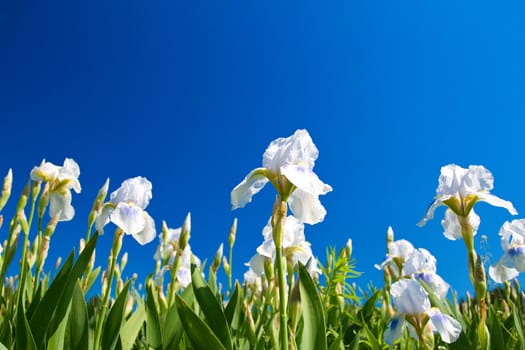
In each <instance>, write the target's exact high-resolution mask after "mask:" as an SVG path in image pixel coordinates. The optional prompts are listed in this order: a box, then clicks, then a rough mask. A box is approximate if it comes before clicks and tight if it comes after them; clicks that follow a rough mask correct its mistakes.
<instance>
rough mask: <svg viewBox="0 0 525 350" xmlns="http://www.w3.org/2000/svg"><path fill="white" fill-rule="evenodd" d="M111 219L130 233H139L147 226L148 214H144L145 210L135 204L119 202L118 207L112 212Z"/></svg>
mask: <svg viewBox="0 0 525 350" xmlns="http://www.w3.org/2000/svg"><path fill="white" fill-rule="evenodd" d="M110 220H111V222H113V223H114V224H115V225H117V226H118V227H120V228H121V229H122V230H123V231H124V232H125V233H127V234H130V235H135V234H138V233H139V232H141V231H143V230H144V229H145V227H146V215H144V211H143V210H142V209H141V208H140V207H138V206H136V205H134V204H128V203H124V202H120V203H118V204H117V207H116V208H115V210H114V211H113V213H112V214H111V217H110Z"/></svg>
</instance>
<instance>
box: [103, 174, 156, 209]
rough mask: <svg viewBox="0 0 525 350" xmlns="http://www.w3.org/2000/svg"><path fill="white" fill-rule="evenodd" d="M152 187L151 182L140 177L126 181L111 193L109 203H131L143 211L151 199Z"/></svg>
mask: <svg viewBox="0 0 525 350" xmlns="http://www.w3.org/2000/svg"><path fill="white" fill-rule="evenodd" d="M152 187H153V186H152V184H151V182H150V181H149V180H148V179H146V178H145V177H142V176H137V177H134V178H131V179H127V180H125V181H124V182H122V184H121V185H120V187H119V188H118V189H117V190H115V191H114V192H112V193H111V195H110V201H111V202H112V203H113V204H117V203H119V202H133V203H135V205H137V206H138V207H139V208H141V209H145V208H146V207H147V206H148V204H149V201H150V200H151V198H152V192H151V190H152Z"/></svg>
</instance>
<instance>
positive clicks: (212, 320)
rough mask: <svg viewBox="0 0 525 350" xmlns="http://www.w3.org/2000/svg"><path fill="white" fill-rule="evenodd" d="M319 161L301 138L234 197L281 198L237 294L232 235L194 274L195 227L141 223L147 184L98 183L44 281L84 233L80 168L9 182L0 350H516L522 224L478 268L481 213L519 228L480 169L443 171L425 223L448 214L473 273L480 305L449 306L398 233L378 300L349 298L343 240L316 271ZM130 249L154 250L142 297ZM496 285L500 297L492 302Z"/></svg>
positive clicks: (4, 199) (71, 164) (522, 343)
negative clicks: (67, 228) (58, 238)
mask: <svg viewBox="0 0 525 350" xmlns="http://www.w3.org/2000/svg"><path fill="white" fill-rule="evenodd" d="M318 155H319V151H318V149H317V147H316V146H315V144H314V142H313V140H312V139H311V137H310V135H309V133H308V131H306V130H297V131H296V132H295V133H294V134H293V135H291V136H289V137H281V138H278V139H276V140H274V141H272V142H271V143H270V145H269V146H268V148H267V149H266V150H265V152H264V154H263V161H262V166H261V167H257V168H255V169H253V170H252V171H251V172H249V173H248V175H246V177H245V178H244V179H243V180H242V181H241V182H240V183H239V184H238V185H237V186H236V187H235V188H233V190H232V192H231V204H232V206H233V209H234V210H242V209H241V208H242V207H244V206H246V205H248V204H249V203H250V202H251V201H252V199H253V198H254V196H255V195H256V194H257V193H258V192H259V191H261V190H263V188H264V187H272V188H267V189H266V191H275V194H276V195H275V203H274V205H273V208H268V212H267V213H266V214H263V217H265V218H268V221H267V225H266V226H265V227H264V228H263V229H262V238H263V239H262V240H261V243H260V245H259V246H258V247H254V252H253V257H252V258H251V259H250V261H249V262H247V263H246V265H247V267H246V272H245V274H244V278H243V279H242V280H234V279H233V276H232V273H231V266H232V265H233V264H234V262H233V259H232V256H233V254H232V252H233V250H234V248H235V239H236V234H237V221H236V220H235V221H234V222H233V223H232V226H231V229H230V233H229V235H228V237H227V242H228V245H227V247H225V248H224V247H223V246H222V245H221V247H220V248H219V250H218V251H217V253H216V254H215V256H214V257H210V259H208V260H205V259H202V260H201V259H200V258H199V257H197V256H195V255H194V254H193V253H192V249H191V244H190V242H191V239H190V238H191V237H190V236H191V215H190V214H188V215H187V217H186V219H185V220H184V222H183V223H181V226H180V227H179V228H176V229H172V228H169V227H168V226H167V224H166V223H165V222H163V223H162V229H161V232H160V233H158V232H156V229H155V219H154V218H153V217H152V216H151V215H150V214H149V213H148V211H147V208H148V205H149V202H150V200H151V199H152V187H153V186H152V183H151V182H150V181H149V180H148V179H146V178H145V177H135V178H130V179H127V180H125V181H124V182H122V184H120V186H119V187H117V188H116V189H114V190H112V191H111V192H110V188H112V186H111V184H110V183H109V180H108V181H106V182H105V183H104V184H103V185H102V187H101V188H100V190H99V192H98V194H97V195H96V197H95V199H94V201H93V207H92V210H91V212H90V213H89V216H88V228H87V233H86V234H85V236H83V237H78V239H79V240H80V250H79V251H78V253H77V252H76V251H75V250H74V249H73V250H72V251H71V253H70V254H69V255H68V256H67V258H66V259H64V260H63V261H59V262H58V263H57V271H53V272H51V271H46V270H45V269H44V267H45V262H46V259H47V256H48V252H49V250H50V249H52V247H53V245H52V239H53V236H54V235H55V232H57V231H59V230H60V223H61V222H63V221H70V220H75V219H77V217H76V216H75V208H74V201H73V198H72V193H71V192H72V191H74V192H76V193H81V184H80V182H79V175H80V167H79V165H78V164H77V163H76V162H75V161H74V160H73V159H69V158H66V159H65V160H64V163H63V164H62V165H55V164H53V163H50V162H46V161H45V160H44V161H42V163H41V164H40V165H39V166H35V167H34V168H33V169H32V170H31V171H30V175H29V176H30V181H29V182H28V184H27V186H26V187H25V188H24V190H23V191H22V193H21V194H15V193H12V182H13V175H12V172H11V171H8V173H7V175H6V176H5V178H4V181H3V184H2V193H1V197H0V214H1V213H2V212H1V210H2V209H3V208H4V207H5V206H6V205H11V206H13V207H14V208H15V210H14V212H15V214H14V215H13V217H9V218H7V217H6V218H4V217H3V216H0V228H1V231H0V234H1V235H2V236H1V237H2V240H3V244H2V246H1V255H0V274H1V276H0V298H1V299H0V349H86V350H90V349H123V350H131V349H205V350H210V349H227V350H230V349H242V350H244V349H246V350H247V349H282V350H284V349H301V350H302V349H306V350H309V349H312V350H314V349H315V350H318V349H320V350H323V349H330V350H339V349H391V348H393V349H524V348H525V335H524V330H523V319H524V308H523V302H524V300H523V296H524V294H523V292H522V290H521V289H520V286H519V284H518V282H517V279H516V277H517V276H518V275H519V274H520V272H523V271H525V220H523V219H516V220H513V221H510V222H505V223H502V226H501V229H500V232H499V235H500V240H501V247H502V252H501V258H500V259H499V260H498V262H497V263H496V264H493V265H491V266H485V264H484V262H483V259H482V257H481V256H480V254H478V252H476V250H475V244H474V242H475V241H476V239H477V236H476V233H477V231H478V227H479V224H480V221H481V218H480V217H479V216H478V215H477V214H476V212H475V206H476V204H477V203H478V202H486V203H488V204H490V205H491V206H493V207H495V208H494V210H502V209H505V210H507V211H508V212H509V213H510V214H512V215H517V211H516V209H515V208H514V206H513V204H512V203H511V202H510V201H508V200H505V199H501V198H499V197H497V196H496V195H494V194H492V193H491V191H492V190H493V188H494V178H493V176H492V174H491V173H490V171H489V170H488V169H486V168H485V167H483V166H480V165H471V166H469V167H468V168H462V167H460V166H458V165H454V164H451V165H446V166H444V167H442V168H441V173H440V176H439V179H438V187H437V189H436V196H435V198H434V200H433V202H432V204H431V205H430V206H429V208H428V211H427V213H426V215H425V217H424V218H423V219H422V220H421V222H420V223H419V225H420V226H423V225H425V223H426V222H427V221H429V220H432V219H433V218H434V214H435V211H436V209H437V208H438V207H440V206H445V207H446V210H445V213H444V216H443V218H442V219H441V224H442V227H443V232H444V236H445V237H444V238H443V239H445V238H446V239H450V240H460V241H461V240H462V241H463V242H464V245H465V249H466V256H467V258H466V259H464V258H463V259H460V258H458V262H457V263H458V264H467V266H468V271H469V274H468V276H465V279H469V280H470V281H471V283H472V286H473V290H474V291H475V293H474V295H472V296H471V295H466V296H463V297H460V298H458V297H457V296H456V295H455V294H453V293H451V292H450V290H451V287H453V286H450V285H449V284H448V283H447V281H445V280H444V279H443V278H441V277H440V275H439V274H438V261H437V260H436V258H434V256H433V255H432V253H431V251H430V250H431V249H432V247H424V248H423V247H414V246H413V245H412V243H411V242H409V241H407V240H405V239H402V238H399V239H398V238H396V237H395V234H394V231H393V230H392V229H391V228H389V229H388V231H387V233H386V237H385V259H384V260H383V261H378V263H377V265H376V267H377V268H378V269H379V270H381V271H382V273H383V275H384V285H383V286H382V288H381V289H376V288H375V287H371V286H358V285H356V284H355V283H354V281H353V278H355V277H357V276H358V275H359V272H358V270H359V268H358V262H356V261H354V260H353V258H352V240H351V239H349V240H348V241H347V243H346V245H345V246H344V247H327V248H326V257H325V258H324V259H319V257H316V256H314V255H313V253H312V249H311V245H310V243H309V242H308V240H307V237H306V236H305V234H304V226H305V224H306V225H315V224H317V223H319V222H321V221H323V219H324V217H325V215H326V209H325V208H324V207H323V205H322V196H324V195H326V194H328V193H329V192H331V191H332V187H331V186H330V185H328V184H326V183H324V182H323V181H322V180H321V179H320V178H319V176H318V175H317V174H316V173H315V172H314V166H315V161H316V159H317V158H318ZM266 185H269V186H266ZM255 200H256V198H255ZM264 215H266V216H264ZM109 232H112V234H113V244H112V248H111V252H110V255H109V256H108V259H107V264H106V265H105V266H95V253H96V248H97V241H98V240H100V239H102V237H101V235H102V234H104V237H103V238H104V239H109V238H108V236H110V234H109ZM124 235H130V236H132V237H133V238H134V239H135V240H136V241H137V242H138V243H139V244H141V245H145V244H158V246H157V250H156V253H155V256H154V259H155V270H154V271H151V273H150V274H149V275H148V276H147V277H146V279H145V280H144V281H137V277H136V276H127V275H126V274H125V273H124V268H125V266H126V264H127V259H128V258H127V254H126V253H121V251H122V244H123V237H124ZM427 248H428V249H427ZM225 251H226V253H225ZM496 254H498V253H496ZM18 257H19V259H18ZM201 258H203V257H201ZM463 260H465V261H463ZM220 270H222V271H223V272H224V273H225V275H226V276H227V281H226V282H225V283H220V281H219V278H218V272H219V271H220ZM13 271H14V273H13ZM489 278H490V279H492V280H493V281H494V282H497V283H499V287H497V288H496V289H493V290H488V289H487V280H488V279H489ZM96 286H100V291H98V290H95V287H96Z"/></svg>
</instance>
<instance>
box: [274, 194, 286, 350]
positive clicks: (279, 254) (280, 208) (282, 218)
mask: <svg viewBox="0 0 525 350" xmlns="http://www.w3.org/2000/svg"><path fill="white" fill-rule="evenodd" d="M277 201H278V202H276V203H275V205H274V212H273V217H272V228H273V231H272V235H273V240H274V243H275V253H276V254H275V264H276V267H277V278H278V288H279V321H280V323H279V337H280V344H281V349H282V350H288V317H287V309H286V299H287V298H286V277H285V276H284V263H285V261H284V259H283V243H282V241H283V236H284V224H285V222H286V212H287V210H288V207H287V204H286V202H285V201H281V200H280V198H279V197H278V198H277Z"/></svg>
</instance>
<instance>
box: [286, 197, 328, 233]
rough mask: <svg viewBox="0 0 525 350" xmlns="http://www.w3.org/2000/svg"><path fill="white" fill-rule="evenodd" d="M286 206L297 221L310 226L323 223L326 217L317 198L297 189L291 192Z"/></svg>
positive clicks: (324, 210)
mask: <svg viewBox="0 0 525 350" xmlns="http://www.w3.org/2000/svg"><path fill="white" fill-rule="evenodd" d="M288 204H289V205H290V209H291V210H292V213H293V215H294V216H295V217H296V218H297V219H299V220H301V221H303V222H305V223H307V224H310V225H314V224H317V223H318V222H321V221H323V220H324V217H325V216H326V209H325V208H324V207H323V205H322V204H321V201H320V200H319V197H318V196H314V195H312V194H310V193H308V192H305V191H303V190H301V189H299V188H297V189H296V190H295V191H293V193H292V195H291V196H290V198H288Z"/></svg>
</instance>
